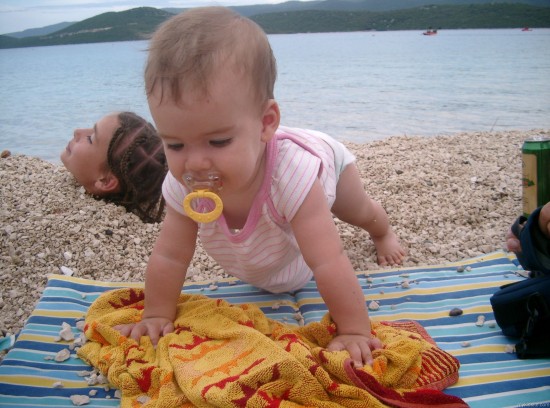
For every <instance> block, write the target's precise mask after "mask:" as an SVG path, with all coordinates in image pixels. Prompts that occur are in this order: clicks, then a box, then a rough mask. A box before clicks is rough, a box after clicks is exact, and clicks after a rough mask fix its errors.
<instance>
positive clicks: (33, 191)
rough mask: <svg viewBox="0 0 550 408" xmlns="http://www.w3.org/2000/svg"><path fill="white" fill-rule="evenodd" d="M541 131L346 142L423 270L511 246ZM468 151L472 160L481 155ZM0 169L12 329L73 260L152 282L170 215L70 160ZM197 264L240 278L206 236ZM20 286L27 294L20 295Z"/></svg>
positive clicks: (0, 321)
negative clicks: (136, 204) (86, 175)
mask: <svg viewBox="0 0 550 408" xmlns="http://www.w3.org/2000/svg"><path fill="white" fill-rule="evenodd" d="M538 134H540V135H547V136H548V135H550V131H513V130H512V131H506V132H470V133H460V134H456V135H453V136H434V137H410V136H401V137H391V138H387V139H384V140H375V141H372V142H368V143H365V144H355V143H350V142H345V144H346V146H348V147H349V148H350V150H351V152H352V153H353V154H354V155H355V156H356V157H357V167H358V169H359V173H360V176H361V178H362V181H363V183H364V185H365V186H366V187H367V191H368V193H369V195H370V196H371V197H373V199H375V200H376V201H378V202H380V203H381V205H382V206H383V207H384V208H385V209H386V211H387V213H388V215H389V218H390V223H391V225H392V227H393V230H394V231H395V233H396V234H397V236H398V237H399V238H400V239H401V241H402V243H403V244H404V246H405V247H406V249H407V251H408V256H407V258H406V259H405V262H404V265H403V266H404V267H416V266H422V265H436V264H444V263H449V262H457V261H460V260H463V259H466V258H471V257H474V256H479V255H482V254H484V253H487V252H491V251H496V250H500V249H501V248H502V244H503V241H504V236H505V234H506V231H507V230H508V229H509V227H510V225H511V223H512V222H513V221H514V220H515V219H516V218H517V216H518V215H519V214H520V213H521V211H522V208H521V198H522V197H521V149H520V148H519V147H520V146H521V144H522V143H523V141H524V140H525V139H528V138H530V137H533V136H534V135H538ZM480 146H482V148H480ZM381 152H391V154H381ZM456 157H466V158H468V162H469V164H468V165H467V166H465V165H464V164H462V160H454V159H453V158H456ZM396 163H399V166H398V169H399V172H400V174H397V173H396ZM514 163H515V165H512V164H514ZM441 169H445V171H441ZM0 175H1V177H2V183H0V197H1V199H0V214H1V216H0V231H1V234H0V239H1V244H0V245H2V246H3V247H4V248H8V251H6V252H8V253H7V256H2V257H0V271H2V275H6V276H8V277H9V279H2V281H1V284H2V294H3V300H2V304H1V309H0V330H4V331H6V332H10V333H13V334H16V333H18V332H19V331H20V330H21V328H22V327H23V324H24V323H25V321H26V319H27V318H28V316H29V315H30V313H31V312H32V310H33V308H34V305H35V304H36V302H37V301H38V299H39V298H40V296H41V294H42V291H43V289H44V287H45V285H46V281H47V276H48V275H49V274H52V273H57V274H59V273H63V272H62V271H60V266H61V265H62V266H65V267H67V268H69V269H70V270H71V271H73V275H72V276H74V277H78V278H83V279H96V280H102V281H109V282H122V281H125V282H142V281H143V280H144V273H145V266H146V264H147V260H148V258H149V256H150V253H151V249H152V248H153V245H154V243H155V240H156V237H157V236H158V233H159V231H160V225H159V224H143V223H142V222H140V221H139V219H138V218H137V217H136V216H135V215H133V214H129V213H127V212H126V211H125V210H124V208H122V207H118V206H116V205H113V204H110V203H106V202H104V201H98V200H95V199H93V198H92V197H90V196H88V195H87V194H85V193H84V190H83V189H82V188H81V187H80V186H77V185H76V183H75V182H74V180H73V177H72V176H71V175H70V173H68V172H67V171H66V170H65V169H64V168H63V167H62V166H61V165H59V164H54V163H49V162H46V161H44V160H41V159H38V158H35V157H30V156H22V155H18V154H16V153H14V154H11V155H10V156H9V157H6V158H3V159H2V160H0ZM473 179H475V183H472V182H471V180H473ZM428 180H429V181H430V184H431V185H430V184H428V183H427V181H428ZM496 214H498V215H499V217H498V218H493V217H495V215H496ZM336 226H337V228H338V230H339V232H340V235H341V237H342V242H343V246H344V248H345V250H346V253H347V254H348V256H349V258H350V261H351V263H352V266H353V268H354V269H355V270H356V271H367V270H368V271H369V272H370V273H372V272H373V271H376V270H384V269H388V268H386V267H381V266H379V265H377V264H376V253H375V250H374V247H373V245H372V241H371V240H370V238H369V237H368V235H367V234H366V233H365V232H364V231H361V230H359V229H357V228H354V227H350V226H349V225H347V224H345V223H343V222H341V221H340V220H336ZM44 237H47V238H48V239H44ZM130 244H131V245H130ZM69 253H70V254H71V255H70V256H68V254H69ZM36 254H42V257H37V256H36ZM86 255H88V256H86ZM190 268H195V269H196V270H197V273H196V276H193V277H191V276H190V280H189V281H191V282H201V281H209V282H212V281H214V280H218V281H219V279H225V278H227V277H228V276H227V274H225V272H224V271H223V270H222V269H220V268H219V267H217V264H216V263H215V262H214V261H213V260H212V259H211V258H210V257H209V256H208V255H207V254H206V253H205V252H204V250H203V249H202V247H201V245H200V242H198V244H197V249H196V253H195V256H194V257H193V260H192V261H191V265H190ZM195 278H196V279H195ZM24 279H26V283H23V282H24ZM31 287H32V288H36V289H34V290H28V288H31ZM12 290H13V291H15V292H14V293H17V296H16V298H17V299H18V300H20V303H19V302H13V301H12V299H9V293H11V291H12ZM8 299H9V300H10V301H8ZM19 309H21V313H22V314H21V315H20V316H19V317H18V316H17V313H18V310H19ZM1 357H2V356H1V353H0V359H1Z"/></svg>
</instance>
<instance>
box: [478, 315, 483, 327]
mask: <svg viewBox="0 0 550 408" xmlns="http://www.w3.org/2000/svg"><path fill="white" fill-rule="evenodd" d="M484 323H485V316H483V315H480V316H478V317H477V322H476V326H478V327H481V326H483V324H484Z"/></svg>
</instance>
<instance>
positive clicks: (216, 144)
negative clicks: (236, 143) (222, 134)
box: [210, 139, 233, 147]
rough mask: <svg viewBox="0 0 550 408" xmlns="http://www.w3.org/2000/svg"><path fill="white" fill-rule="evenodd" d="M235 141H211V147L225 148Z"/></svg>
mask: <svg viewBox="0 0 550 408" xmlns="http://www.w3.org/2000/svg"><path fill="white" fill-rule="evenodd" d="M232 140H233V139H221V140H211V141H210V145H211V146H214V147H224V146H227V145H228V144H230V143H231V142H232Z"/></svg>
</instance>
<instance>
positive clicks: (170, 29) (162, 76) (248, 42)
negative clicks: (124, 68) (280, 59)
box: [145, 7, 277, 104]
mask: <svg viewBox="0 0 550 408" xmlns="http://www.w3.org/2000/svg"><path fill="white" fill-rule="evenodd" d="M222 69H230V70H232V71H233V73H234V74H235V75H240V76H241V77H242V78H246V80H248V81H249V84H250V86H251V89H252V91H253V96H254V98H255V101H256V102H257V103H259V104H263V103H264V102H265V101H267V100H268V99H273V98H274V94H273V88H274V85H275V79H276V77H277V68H276V62H275V57H274V56H273V51H272V50H271V46H270V45H269V41H268V39H267V36H266V34H265V32H264V31H263V30H262V29H261V28H260V27H259V26H258V25H257V24H256V23H254V22H253V21H252V20H250V19H248V18H246V17H243V16H241V15H239V14H237V13H236V12H234V11H232V10H230V9H228V8H225V7H199V8H193V9H190V10H187V11H185V12H183V13H180V14H178V15H176V16H174V17H172V18H170V19H169V20H168V21H166V22H165V23H163V24H162V25H161V26H160V27H159V28H158V30H157V31H156V32H155V33H154V35H153V37H152V39H151V43H150V46H149V57H148V59H147V65H146V68H145V87H146V91H147V95H148V96H150V95H151V94H152V93H153V92H157V91H160V100H161V101H163V99H164V98H169V99H170V100H172V101H173V102H175V103H179V102H181V100H182V95H183V94H184V93H186V92H190V93H198V95H200V96H207V95H208V93H209V86H210V84H211V83H212V80H213V78H214V77H215V75H216V74H217V73H218V72H220V70H222ZM158 87H160V89H159V88H158Z"/></svg>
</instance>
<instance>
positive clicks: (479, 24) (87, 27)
mask: <svg viewBox="0 0 550 408" xmlns="http://www.w3.org/2000/svg"><path fill="white" fill-rule="evenodd" d="M472 1H473V0H472ZM477 3H478V4H459V5H456V4H455V5H450V4H439V5H433V4H431V5H429V4H425V5H422V6H419V7H414V6H413V7H407V6H405V5H403V6H402V7H401V8H399V9H395V10H383V11H372V10H367V9H365V8H362V6H361V4H360V3H357V2H353V1H340V2H337V3H334V2H331V1H320V2H287V3H281V4H276V5H270V6H271V7H269V8H265V7H262V6H261V5H256V6H235V7H231V8H233V9H234V10H236V11H237V12H239V13H241V14H243V15H245V16H248V17H250V18H251V19H252V20H254V21H256V22H257V23H258V24H259V25H260V26H261V27H262V28H263V29H264V30H265V32H266V33H268V34H296V33H323V32H354V31H396V30H426V29H429V28H434V29H438V30H441V29H443V30H445V29H487V28H490V29H492V28H517V29H519V28H522V27H526V26H527V27H537V28H543V27H546V28H548V27H550V7H544V6H534V5H530V4H519V3H512V4H510V3H490V4H479V2H477ZM366 4H367V2H365V3H364V5H363V7H366ZM180 10H183V9H180ZM173 11H174V12H176V11H175V10H173ZM173 15H174V13H173V12H168V11H166V10H164V9H157V8H154V7H138V8H134V9H130V10H126V11H121V12H118V13H104V14H100V15H97V16H95V17H92V18H89V19H86V20H83V21H80V22H77V23H75V24H71V25H69V26H68V27H64V28H62V29H61V30H57V31H54V32H46V33H44V34H40V35H35V36H31V37H24V38H15V37H10V36H7V35H0V49H2V48H4V49H5V48H23V47H41V46H52V45H66V44H85V43H86V44H87V43H98V42H118V41H135V40H143V39H147V38H149V37H150V36H151V34H152V33H153V32H154V31H155V29H156V28H157V27H158V26H159V25H160V24H161V23H162V22H164V21H165V20H167V19H168V18H170V17H172V16H173Z"/></svg>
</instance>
